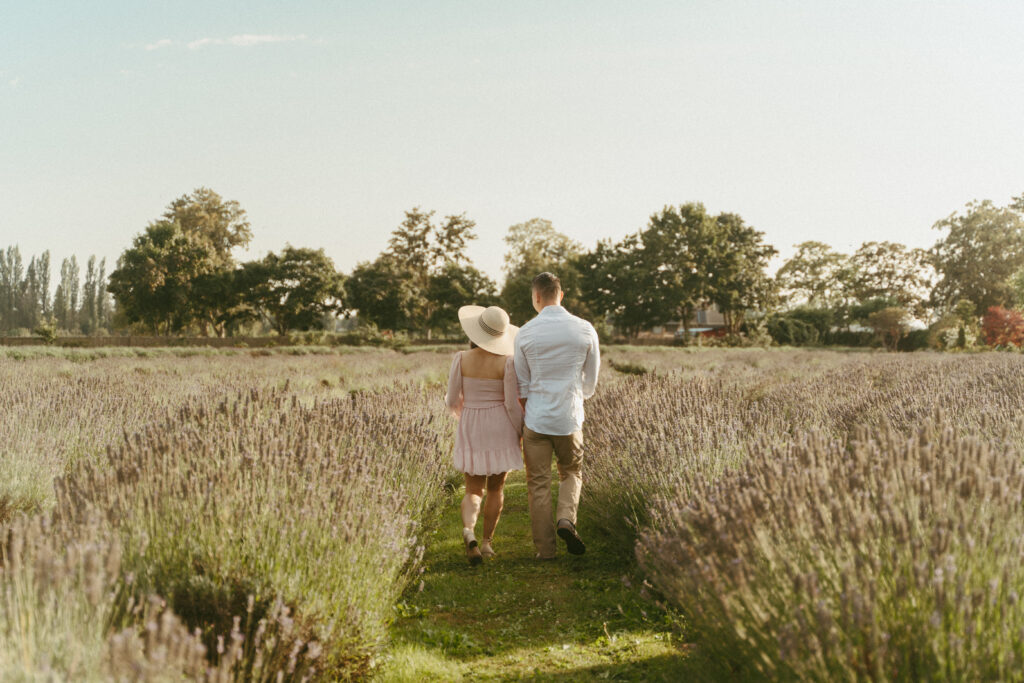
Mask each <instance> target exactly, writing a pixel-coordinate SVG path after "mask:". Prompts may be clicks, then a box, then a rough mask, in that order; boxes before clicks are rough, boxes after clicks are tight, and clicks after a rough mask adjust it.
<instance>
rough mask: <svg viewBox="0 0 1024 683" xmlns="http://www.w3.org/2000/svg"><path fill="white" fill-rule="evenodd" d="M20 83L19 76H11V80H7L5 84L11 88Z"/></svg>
mask: <svg viewBox="0 0 1024 683" xmlns="http://www.w3.org/2000/svg"><path fill="white" fill-rule="evenodd" d="M20 84H21V78H20V77H18V78H12V79H11V80H9V81H7V85H9V86H11V87H12V88H17V87H18V85H20Z"/></svg>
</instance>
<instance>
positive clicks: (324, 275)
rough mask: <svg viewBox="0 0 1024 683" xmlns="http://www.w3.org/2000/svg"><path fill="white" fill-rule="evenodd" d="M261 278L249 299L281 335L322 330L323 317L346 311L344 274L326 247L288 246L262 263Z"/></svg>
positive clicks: (267, 257) (271, 254)
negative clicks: (294, 331)
mask: <svg viewBox="0 0 1024 683" xmlns="http://www.w3.org/2000/svg"><path fill="white" fill-rule="evenodd" d="M261 265H262V269H257V272H261V273H262V275H263V278H262V281H261V282H259V284H257V285H256V286H255V287H254V288H253V290H252V292H253V293H252V295H251V297H250V300H253V301H255V302H256V306H257V308H258V309H259V310H260V311H262V312H263V314H264V315H266V316H267V317H268V318H269V319H270V320H271V321H272V322H273V325H274V329H275V330H276V331H277V333H278V334H280V335H284V334H287V333H288V331H289V330H303V331H305V330H312V329H322V328H323V320H324V317H325V316H326V315H328V314H330V313H338V312H341V311H343V310H344V297H345V290H344V276H343V275H341V273H339V272H338V271H337V270H336V269H335V267H334V262H333V261H332V260H331V259H330V258H329V257H328V256H327V254H326V253H324V250H323V249H306V248H297V247H293V246H291V245H289V246H286V247H285V248H284V249H283V250H282V251H281V254H280V255H278V254H274V253H269V254H267V255H266V257H265V258H264V259H263V260H262V262H261Z"/></svg>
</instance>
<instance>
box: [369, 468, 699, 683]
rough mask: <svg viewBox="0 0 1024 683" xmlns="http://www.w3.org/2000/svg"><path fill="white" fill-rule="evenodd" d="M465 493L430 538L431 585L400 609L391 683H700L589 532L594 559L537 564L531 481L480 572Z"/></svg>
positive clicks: (512, 487)
mask: <svg viewBox="0 0 1024 683" xmlns="http://www.w3.org/2000/svg"><path fill="white" fill-rule="evenodd" d="M555 481H557V479H556V480H555ZM461 495H462V493H461V491H460V492H459V493H458V494H457V495H456V496H454V497H453V498H452V500H451V501H450V502H449V505H448V509H447V510H446V512H445V516H444V518H443V520H442V522H441V523H440V525H439V528H437V529H436V530H435V531H434V532H433V533H432V534H431V535H430V536H429V537H428V539H427V550H426V561H425V568H424V572H423V575H422V582H421V583H419V585H418V586H417V583H418V582H415V581H414V582H413V586H412V588H411V589H410V590H409V591H408V592H407V593H406V595H405V596H403V600H402V601H401V602H400V603H399V604H398V606H397V607H396V609H395V621H394V623H393V624H392V627H391V637H392V647H391V650H390V654H389V656H388V661H387V662H385V664H384V667H383V671H382V675H381V679H382V680H384V681H419V680H450V681H459V680H466V679H485V680H516V679H521V678H529V679H531V680H548V681H571V680H645V681H658V680H665V681H674V680H679V679H680V677H691V676H690V674H691V673H692V672H693V667H694V666H695V662H694V661H693V659H692V658H688V657H687V656H686V653H687V651H688V649H689V648H688V646H687V644H686V643H685V642H684V640H683V639H682V638H681V636H680V631H679V629H678V628H677V627H676V625H675V624H674V622H673V620H672V619H671V618H670V617H669V616H668V615H667V614H666V613H665V612H664V611H663V610H661V609H660V608H659V607H658V606H657V605H656V604H655V602H654V601H653V600H652V599H651V598H649V597H647V596H646V590H645V588H644V586H643V583H642V579H640V578H638V577H637V575H636V573H635V569H634V567H633V566H632V564H631V563H628V562H624V561H623V560H622V559H620V558H621V553H613V552H611V551H610V549H609V548H607V547H606V546H605V545H604V544H603V542H602V539H601V538H596V537H593V536H588V535H587V534H586V531H587V530H586V529H585V528H581V529H580V533H581V534H583V535H584V538H585V540H586V541H587V554H586V555H584V556H582V557H573V556H570V555H568V554H566V553H565V549H564V546H562V547H561V548H560V556H559V558H558V560H556V561H554V562H540V561H538V560H535V559H534V554H535V552H534V548H533V543H532V541H531V539H530V522H529V515H528V511H527V503H526V483H525V477H524V476H523V475H522V474H521V473H515V474H513V475H510V477H509V481H508V483H507V485H506V489H505V511H504V513H503V515H502V518H501V522H500V523H499V525H498V530H497V533H496V535H495V541H494V548H495V551H496V552H497V553H498V557H496V558H494V559H493V560H491V561H489V562H485V563H484V565H483V566H481V567H476V568H474V567H470V566H469V564H468V563H467V562H466V559H465V554H464V552H463V549H462V535H461V529H462V523H461V519H460V517H459V508H458V504H459V501H460V500H461ZM583 504H584V505H585V504H586V502H585V501H584V503H583ZM481 521H482V520H481ZM479 531H480V526H478V527H477V533H478V535H479Z"/></svg>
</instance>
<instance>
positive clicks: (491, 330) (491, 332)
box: [478, 316, 502, 337]
mask: <svg viewBox="0 0 1024 683" xmlns="http://www.w3.org/2000/svg"><path fill="white" fill-rule="evenodd" d="M478 320H479V321H480V329H481V330H483V331H484V332H486V333H487V334H489V335H491V336H492V337H500V336H501V334H502V333H501V332H499V331H498V330H496V329H494V328H493V327H491V326H490V325H488V324H487V323H485V322H484V317H483V316H480V317H479V318H478Z"/></svg>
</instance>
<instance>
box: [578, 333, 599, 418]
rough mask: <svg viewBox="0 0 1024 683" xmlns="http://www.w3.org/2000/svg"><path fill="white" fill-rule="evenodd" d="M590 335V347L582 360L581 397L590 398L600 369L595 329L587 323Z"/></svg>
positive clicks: (595, 389)
mask: <svg viewBox="0 0 1024 683" xmlns="http://www.w3.org/2000/svg"><path fill="white" fill-rule="evenodd" d="M587 327H588V328H589V329H588V330H587V332H588V333H589V335H590V348H589V349H587V357H586V359H584V361H583V387H582V388H583V398H585V399H586V398H590V397H591V396H593V395H594V392H595V391H597V374H598V372H600V370H601V348H600V345H599V343H598V339H597V331H596V330H595V329H594V326H593V325H590V324H589V323H588V324H587Z"/></svg>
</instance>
